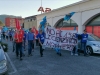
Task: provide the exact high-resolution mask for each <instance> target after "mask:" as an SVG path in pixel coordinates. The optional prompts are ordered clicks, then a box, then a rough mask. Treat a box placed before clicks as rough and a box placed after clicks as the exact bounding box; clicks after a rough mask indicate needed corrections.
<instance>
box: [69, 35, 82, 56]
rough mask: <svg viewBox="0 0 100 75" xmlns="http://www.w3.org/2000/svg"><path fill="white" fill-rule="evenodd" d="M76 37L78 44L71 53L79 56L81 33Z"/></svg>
mask: <svg viewBox="0 0 100 75" xmlns="http://www.w3.org/2000/svg"><path fill="white" fill-rule="evenodd" d="M76 38H77V44H76V46H75V47H74V49H73V51H72V52H71V55H74V54H75V55H76V56H78V55H80V54H79V53H80V50H78V47H79V44H78V43H80V42H81V34H76Z"/></svg>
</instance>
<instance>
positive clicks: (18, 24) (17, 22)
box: [15, 18, 21, 30]
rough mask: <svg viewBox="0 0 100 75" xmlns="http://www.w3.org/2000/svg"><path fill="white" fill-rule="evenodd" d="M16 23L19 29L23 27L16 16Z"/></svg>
mask: <svg viewBox="0 0 100 75" xmlns="http://www.w3.org/2000/svg"><path fill="white" fill-rule="evenodd" d="M15 24H16V29H17V30H20V29H21V26H20V22H19V20H18V19H16V18H15Z"/></svg>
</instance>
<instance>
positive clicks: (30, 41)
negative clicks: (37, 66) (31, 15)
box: [27, 28, 35, 56]
mask: <svg viewBox="0 0 100 75" xmlns="http://www.w3.org/2000/svg"><path fill="white" fill-rule="evenodd" d="M34 40H35V37H34V34H33V33H32V29H31V28H30V29H29V32H28V34H27V41H28V56H32V48H33V47H32V46H33V43H34Z"/></svg>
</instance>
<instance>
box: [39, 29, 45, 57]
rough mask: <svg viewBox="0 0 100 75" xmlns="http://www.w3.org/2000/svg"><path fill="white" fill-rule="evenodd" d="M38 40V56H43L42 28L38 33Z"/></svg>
mask: <svg viewBox="0 0 100 75" xmlns="http://www.w3.org/2000/svg"><path fill="white" fill-rule="evenodd" d="M38 40H39V45H40V56H41V57H43V50H44V49H43V43H44V40H45V34H44V32H43V31H42V30H40V32H39V34H38Z"/></svg>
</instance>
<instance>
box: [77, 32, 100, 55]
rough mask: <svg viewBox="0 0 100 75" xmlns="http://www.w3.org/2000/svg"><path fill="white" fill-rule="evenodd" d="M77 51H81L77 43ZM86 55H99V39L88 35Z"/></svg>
mask: <svg viewBox="0 0 100 75" xmlns="http://www.w3.org/2000/svg"><path fill="white" fill-rule="evenodd" d="M78 45H79V49H80V50H83V49H81V43H78ZM86 53H87V54H89V55H92V54H93V53H98V54H100V38H99V37H97V36H95V35H93V34H88V39H87V45H86Z"/></svg>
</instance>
